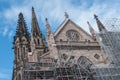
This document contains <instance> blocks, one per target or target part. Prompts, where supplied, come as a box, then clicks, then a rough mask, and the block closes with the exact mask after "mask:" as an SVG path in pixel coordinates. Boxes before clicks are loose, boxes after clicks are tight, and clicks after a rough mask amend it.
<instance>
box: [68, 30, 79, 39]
mask: <svg viewBox="0 0 120 80" xmlns="http://www.w3.org/2000/svg"><path fill="white" fill-rule="evenodd" d="M66 36H67V39H68V40H69V41H79V38H80V37H79V34H78V32H77V31H75V30H69V31H67V32H66Z"/></svg>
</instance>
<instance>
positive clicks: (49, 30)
mask: <svg viewBox="0 0 120 80" xmlns="http://www.w3.org/2000/svg"><path fill="white" fill-rule="evenodd" d="M46 30H47V34H48V35H49V34H51V32H52V31H51V27H50V24H49V22H48V19H47V18H46Z"/></svg>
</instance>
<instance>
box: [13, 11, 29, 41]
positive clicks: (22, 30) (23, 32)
mask: <svg viewBox="0 0 120 80" xmlns="http://www.w3.org/2000/svg"><path fill="white" fill-rule="evenodd" d="M22 36H25V37H26V38H27V39H29V32H28V31H27V27H26V23H25V20H24V17H23V14H22V13H20V14H19V16H18V27H17V31H16V36H15V38H16V37H22Z"/></svg>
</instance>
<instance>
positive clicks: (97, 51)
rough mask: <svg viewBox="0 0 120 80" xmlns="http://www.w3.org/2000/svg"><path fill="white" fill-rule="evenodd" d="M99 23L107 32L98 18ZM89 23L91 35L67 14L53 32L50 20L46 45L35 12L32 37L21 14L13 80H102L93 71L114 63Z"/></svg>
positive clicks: (17, 33)
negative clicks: (109, 58)
mask: <svg viewBox="0 0 120 80" xmlns="http://www.w3.org/2000/svg"><path fill="white" fill-rule="evenodd" d="M95 19H96V22H97V24H98V28H99V30H100V31H102V30H106V29H105V27H104V26H103V24H102V23H101V22H100V20H99V19H98V18H97V16H96V15H95ZM87 23H88V26H89V29H90V33H91V34H89V33H87V32H86V31H85V30H84V29H82V28H81V27H80V26H79V25H77V24H76V23H75V22H73V21H72V20H71V19H70V18H69V16H68V14H67V13H65V20H64V21H63V22H62V24H61V25H60V27H59V28H58V29H57V30H56V31H55V32H52V30H51V27H52V25H50V23H49V21H48V19H47V18H46V32H47V33H46V40H47V42H46V40H45V39H44V36H43V35H42V32H41V30H40V26H39V24H38V21H37V17H36V14H35V11H34V8H32V30H31V34H29V32H28V30H27V27H26V23H25V20H24V17H23V14H22V13H20V14H19V17H18V25H17V30H16V34H15V37H14V55H15V57H14V58H15V59H14V70H13V77H12V80H102V79H100V78H99V76H94V75H95V74H96V73H95V72H93V71H92V69H94V68H107V67H108V66H109V65H110V63H111V62H110V61H109V60H108V55H106V52H105V51H104V49H103V47H102V46H101V42H100V39H99V37H98V36H97V34H96V33H95V31H94V29H93V28H92V26H91V25H90V23H89V22H87ZM64 71H66V72H64ZM69 71H70V72H69ZM95 78H96V79H95ZM97 78H99V79H97ZM110 80H112V79H110Z"/></svg>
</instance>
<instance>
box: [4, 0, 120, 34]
mask: <svg viewBox="0 0 120 80" xmlns="http://www.w3.org/2000/svg"><path fill="white" fill-rule="evenodd" d="M77 1H79V0H77ZM113 2H114V4H113ZM88 3H89V1H88V2H87V0H82V1H81V5H75V4H73V3H71V2H70V0H52V1H51V0H35V1H33V0H25V1H23V3H21V4H20V5H18V6H16V5H12V6H11V7H10V8H9V9H8V10H5V11H4V13H3V14H4V17H5V18H6V19H7V20H8V21H10V22H12V23H13V22H14V23H16V22H17V16H18V14H19V12H23V13H24V16H25V20H26V22H27V24H28V27H29V28H30V26H31V7H32V6H34V7H35V12H36V15H37V18H38V21H39V22H41V23H43V24H44V25H45V18H46V17H48V19H49V22H50V24H51V26H52V29H57V27H58V26H59V25H58V24H61V22H62V21H63V20H64V12H68V14H69V16H70V18H71V19H72V20H73V21H75V22H76V23H77V24H79V25H80V26H81V27H82V28H84V29H85V30H87V31H89V30H88V26H87V23H86V21H90V23H91V25H92V26H93V27H94V29H95V30H97V26H96V23H95V20H94V17H93V15H94V14H97V15H98V16H99V18H100V20H101V21H102V22H103V21H104V20H105V19H106V18H107V17H110V18H111V17H119V13H120V10H119V9H118V7H119V5H120V3H119V0H115V1H114V0H109V2H108V1H107V0H105V1H99V0H98V1H94V0H93V2H92V5H89V7H88ZM111 5H112V6H111ZM40 26H41V25H40ZM15 27H16V25H15ZM41 27H42V26H41ZM42 28H43V27H42ZM8 32H9V31H8Z"/></svg>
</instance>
